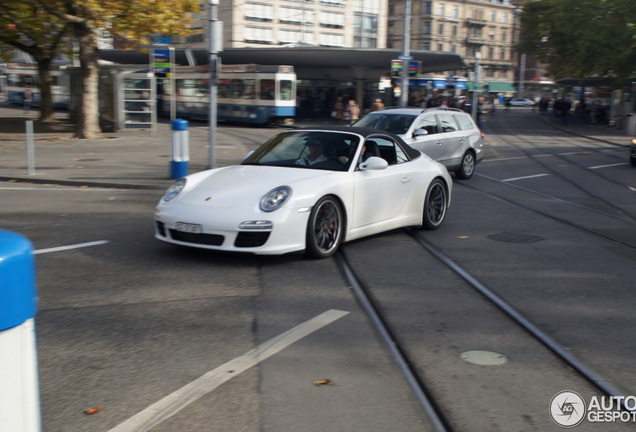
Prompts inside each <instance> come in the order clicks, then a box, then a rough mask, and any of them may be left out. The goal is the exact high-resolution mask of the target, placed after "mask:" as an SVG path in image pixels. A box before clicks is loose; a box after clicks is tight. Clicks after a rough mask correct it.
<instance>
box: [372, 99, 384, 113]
mask: <svg viewBox="0 0 636 432" xmlns="http://www.w3.org/2000/svg"><path fill="white" fill-rule="evenodd" d="M382 108H384V104H383V103H382V99H379V98H378V99H376V100H375V102H373V103H372V104H371V112H373V111H380V110H381V109H382Z"/></svg>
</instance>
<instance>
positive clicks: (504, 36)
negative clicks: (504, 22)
mask: <svg viewBox="0 0 636 432" xmlns="http://www.w3.org/2000/svg"><path fill="white" fill-rule="evenodd" d="M507 40H508V30H507V29H503V30H502V31H501V41H502V42H505V41H507Z"/></svg>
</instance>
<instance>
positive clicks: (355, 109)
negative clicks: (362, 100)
mask: <svg viewBox="0 0 636 432" xmlns="http://www.w3.org/2000/svg"><path fill="white" fill-rule="evenodd" d="M345 113H346V115H345V118H347V120H349V121H350V122H351V123H355V122H356V121H357V120H358V119H359V118H360V107H359V106H358V104H357V103H356V101H354V100H353V99H351V100H350V101H349V105H347V109H346V110H345Z"/></svg>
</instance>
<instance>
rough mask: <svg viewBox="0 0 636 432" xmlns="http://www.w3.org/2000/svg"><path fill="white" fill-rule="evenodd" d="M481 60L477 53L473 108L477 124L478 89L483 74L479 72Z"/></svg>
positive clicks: (479, 54)
mask: <svg viewBox="0 0 636 432" xmlns="http://www.w3.org/2000/svg"><path fill="white" fill-rule="evenodd" d="M480 58H481V53H479V52H476V53H475V80H476V81H473V106H472V110H471V111H472V112H471V114H472V116H473V120H475V123H477V106H478V105H479V98H478V90H477V87H479V84H480V83H481V73H480V70H479V59H480Z"/></svg>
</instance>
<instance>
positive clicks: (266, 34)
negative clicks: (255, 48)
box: [245, 26, 274, 43]
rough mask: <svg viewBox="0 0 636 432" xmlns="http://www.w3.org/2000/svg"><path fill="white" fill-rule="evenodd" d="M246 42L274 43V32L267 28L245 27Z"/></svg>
mask: <svg viewBox="0 0 636 432" xmlns="http://www.w3.org/2000/svg"><path fill="white" fill-rule="evenodd" d="M245 41H246V42H255V43H272V42H273V41H274V32H273V31H272V29H271V28H267V27H255V26H254V27H252V26H247V27H245Z"/></svg>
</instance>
